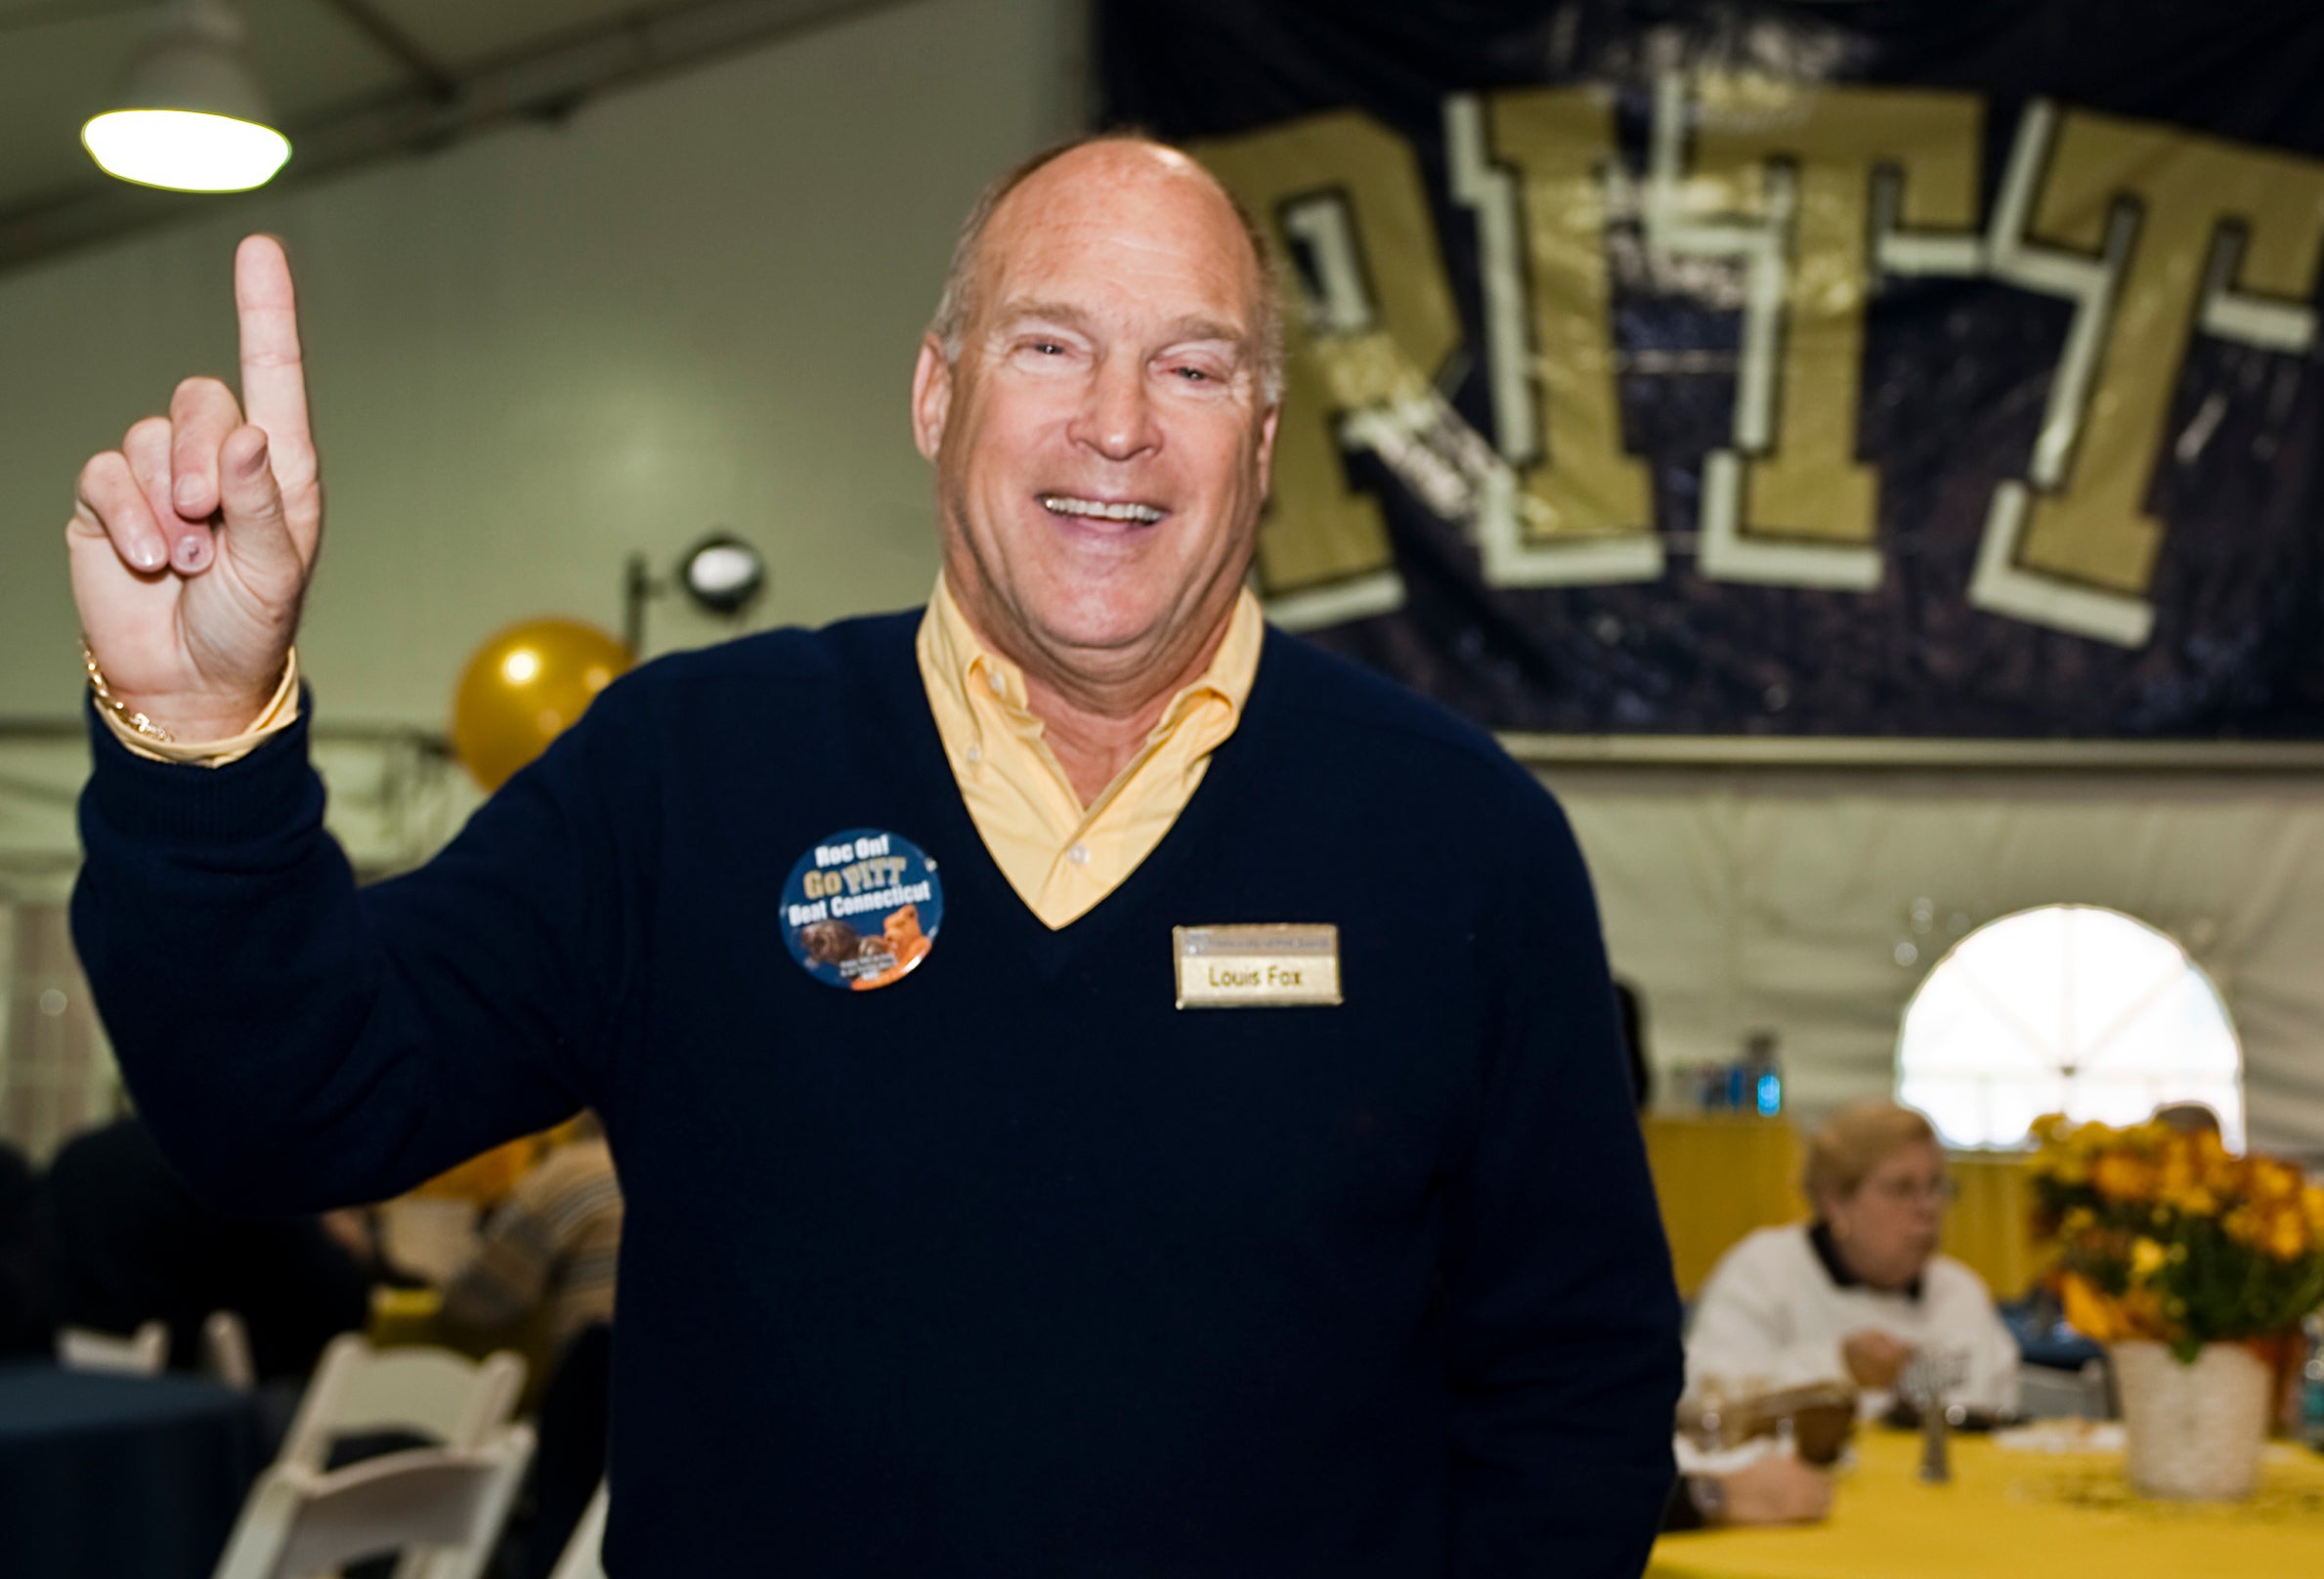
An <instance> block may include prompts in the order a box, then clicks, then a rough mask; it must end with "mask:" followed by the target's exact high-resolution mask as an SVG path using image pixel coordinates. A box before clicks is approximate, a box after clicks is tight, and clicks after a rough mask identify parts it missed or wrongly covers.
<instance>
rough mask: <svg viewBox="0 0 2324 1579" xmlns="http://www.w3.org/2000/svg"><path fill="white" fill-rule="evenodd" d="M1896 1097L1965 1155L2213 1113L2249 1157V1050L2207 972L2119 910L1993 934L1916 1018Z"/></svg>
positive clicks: (2029, 918) (1941, 967) (1933, 976)
mask: <svg viewBox="0 0 2324 1579" xmlns="http://www.w3.org/2000/svg"><path fill="white" fill-rule="evenodd" d="M1896 1068H1897V1100H1898V1101H1900V1102H1903V1103H1905V1104H1906V1105H1907V1106H1909V1107H1915V1108H1918V1109H1919V1110H1920V1111H1921V1112H1923V1113H1925V1114H1927V1115H1928V1116H1929V1118H1930V1120H1931V1121H1932V1122H1934V1123H1935V1125H1936V1126H1937V1129H1938V1130H1939V1131H1941V1132H1942V1133H1943V1134H1944V1137H1945V1140H1946V1142H1947V1143H1948V1144H1950V1145H1955V1146H2011V1145H2015V1144H2017V1143H2018V1142H2020V1141H2022V1140H2023V1139H2024V1138H2025V1134H2026V1128H2027V1126H2028V1125H2030V1124H2031V1123H2032V1122H2033V1121H2034V1120H2035V1119H2036V1118H2039V1117H2040V1116H2041V1115H2042V1114H2044V1113H2056V1112H2063V1113H2064V1114H2066V1116H2067V1117H2069V1118H2072V1119H2075V1120H2078V1121H2079V1120H2087V1119H2097V1120H2101V1121H2103V1122H2105V1123H2108V1124H2134V1123H2137V1122H2138V1121H2139V1120H2141V1119H2144V1118H2145V1117H2146V1116H2147V1115H2148V1114H2150V1113H2151V1112H2153V1111H2154V1109H2155V1108H2156V1107H2157V1106H2158V1105H2159V1104H2161V1103H2164V1102H2203V1103H2207V1104H2209V1105H2210V1106H2211V1107H2212V1109H2213V1110H2214V1111H2216V1113H2217V1114H2218V1116H2219V1127H2220V1130H2221V1131H2222V1133H2223V1135H2224V1137H2225V1139H2226V1141H2227V1144H2228V1145H2229V1146H2231V1147H2236V1148H2240V1147H2241V1146H2242V1145H2243V1121H2244V1114H2243V1048H2242V1046H2240V1045H2239V1044H2238V1043H2237V1041H2236V1039H2235V1028H2234V1027H2233V1026H2232V1025H2231V1024H2230V1023H2229V1022H2228V1019H2227V1006H2226V1004H2225V1003H2222V1002H2220V999H2219V993H2218V989H2217V988H2216V987H2214V986H2213V985H2212V983H2211V978H2210V977H2209V976H2207V975H2205V974H2204V973H2203V968H2202V967H2201V966H2200V965H2198V964H2196V963H2195V961H2194V960H2190V959H2188V958H2187V951H2186V950H2184V949H2182V948H2180V947H2179V946H2178V944H2177V942H2176V941H2175V940H2174V939H2173V938H2172V937H2171V936H2170V935H2169V934H2168V933H2165V932H2161V931H2158V930H2156V929H2155V928H2154V927H2151V926H2149V925H2147V924H2146V923H2145V922H2144V921H2139V920H2134V919H2132V918H2130V917H2128V916H2125V915H2123V914H2121V913H2120V912H2118V911H2111V910H2101V909H2098V908H2097V907H2095V906H2091V905H2049V906H2045V907H2044V908H2042V909H2040V910H2029V911H2020V912H2019V913H2018V914H2016V915H2014V916H2004V917H2002V918H2001V919H2000V920H1998V921H1994V922H1991V923H1989V924H1988V925H1985V926H1981V927H1979V928H1978V929H1977V930H1976V931H1974V932H1972V933H1970V934H1969V935H1968V936H1967V937H1965V938H1963V939H1961V940H1960V942H1959V943H1958V944H1957V945H1956V946H1955V947H1954V949H1953V952H1952V953H1950V954H1948V955H1946V956H1945V958H1944V959H1943V960H1939V961H1938V962H1937V966H1936V968H1935V969H1933V970H1931V971H1930V972H1929V973H1928V979H1927V980H1925V981H1923V982H1922V983H1921V984H1920V990H1919V991H1918V992H1917V993H1915V994H1914V995H1913V1002H1912V1003H1911V1004H1909V1005H1908V1006H1907V1007H1906V1009H1905V1023H1904V1031H1903V1035H1902V1036H1901V1038H1900V1039H1899V1041H1898V1045H1897V1057H1896Z"/></svg>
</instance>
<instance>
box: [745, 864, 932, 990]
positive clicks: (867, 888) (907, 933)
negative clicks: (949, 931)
mask: <svg viewBox="0 0 2324 1579" xmlns="http://www.w3.org/2000/svg"><path fill="white" fill-rule="evenodd" d="M782 921H783V941H784V943H785V944H787V945H788V946H789V947H790V950H791V958H793V959H794V960H797V961H798V962H799V967H800V968H801V969H803V970H804V971H806V973H807V974H808V975H810V976H812V977H814V978H815V979H816V980H817V981H819V982H821V983H823V984H824V985H825V986H826V987H838V988H839V989H841V990H842V991H847V992H858V993H863V992H870V991H871V990H872V989H873V988H875V987H890V986H893V985H894V984H895V983H897V982H899V981H902V980H903V979H904V978H905V977H906V976H908V975H910V974H911V973H912V971H913V970H914V969H915V968H916V967H917V966H918V965H919V964H920V961H921V960H925V959H926V958H927V957H928V951H929V950H931V949H933V948H934V947H935V944H936V932H937V929H938V928H940V927H941V926H943V924H944V884H943V883H942V882H941V881H939V880H938V879H937V877H936V863H935V862H933V861H931V860H929V859H928V857H927V853H926V852H925V851H924V850H923V849H921V847H920V846H919V845H917V844H915V843H913V842H912V841H911V840H910V839H908V838H906V837H904V836H903V835H902V834H901V833H889V832H882V830H880V829H877V828H850V829H846V830H843V831H842V832H837V833H834V834H831V835H830V836H829V837H827V838H823V839H819V840H817V841H816V844H815V847H814V848H813V849H810V850H809V851H807V853H806V854H804V855H802V856H800V857H799V858H798V864H797V865H796V866H795V867H793V868H792V869H791V876H790V877H789V879H787V880H786V881H785V882H784V884H783V916H782Z"/></svg>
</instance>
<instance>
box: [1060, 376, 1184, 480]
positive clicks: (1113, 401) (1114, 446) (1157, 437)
mask: <svg viewBox="0 0 2324 1579" xmlns="http://www.w3.org/2000/svg"><path fill="white" fill-rule="evenodd" d="M1067 437H1069V438H1070V439H1072V441H1073V442H1074V443H1075V444H1078V445H1085V446H1087V447H1088V448H1092V449H1095V450H1096V451H1097V453H1099V454H1100V455H1103V456H1104V457H1105V458H1106V459H1107V460H1130V459H1132V458H1134V457H1136V456H1138V455H1140V454H1141V453H1143V452H1144V451H1146V450H1149V449H1153V448H1158V447H1159V446H1160V444H1161V442H1162V436H1161V432H1160V430H1159V428H1158V427H1157V426H1156V425H1155V422H1154V405H1153V397H1152V393H1151V391H1149V390H1148V389H1147V388H1146V376H1145V368H1144V367H1143V366H1142V365H1140V363H1138V362H1137V361H1136V360H1135V359H1132V358H1126V357H1107V358H1105V359H1104V360H1103V361H1101V362H1099V363H1098V364H1097V371H1096V372H1095V373H1094V374H1093V375H1092V377H1091V379H1090V385H1089V389H1088V392H1087V393H1086V394H1085V395H1084V397H1083V400H1082V405H1081V409H1080V410H1079V411H1078V412H1076V413H1075V415H1074V418H1073V425H1072V427H1071V428H1070V429H1069V430H1067Z"/></svg>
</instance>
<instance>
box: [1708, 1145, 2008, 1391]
mask: <svg viewBox="0 0 2324 1579" xmlns="http://www.w3.org/2000/svg"><path fill="white" fill-rule="evenodd" d="M1805 1184H1806V1189H1807V1197H1808V1200H1809V1202H1810V1203H1811V1204H1813V1206H1814V1207H1815V1211H1816V1217H1815V1220H1814V1221H1813V1222H1809V1223H1804V1224H1794V1225H1793V1226H1790V1227H1787V1228H1761V1229H1759V1230H1757V1231H1756V1232H1754V1233H1752V1234H1750V1235H1749V1236H1748V1237H1746V1238H1745V1239H1744V1240H1743V1242H1742V1243H1741V1244H1739V1245H1737V1246H1736V1247H1735V1248H1734V1249H1733V1250H1731V1251H1729V1252H1728V1253H1727V1254H1726V1256H1725V1257H1723V1258H1722V1259H1720V1261H1719V1264H1718V1265H1717V1266H1716V1267H1715V1268H1713V1269H1712V1271H1711V1275H1710V1279H1709V1281H1708V1282H1706V1283H1705V1284H1704V1285H1703V1287H1702V1293H1701V1296H1700V1299H1699V1300H1698V1302H1697V1304H1696V1309H1695V1321H1694V1326H1693V1328H1692V1329H1691V1330H1690V1332H1689V1333H1688V1336H1687V1387H1688V1389H1689V1390H1690V1391H1691V1392H1698V1393H1700V1392H1701V1391H1703V1390H1704V1387H1705V1384H1706V1383H1709V1382H1714V1381H1715V1382H1716V1383H1718V1384H1719V1385H1721V1386H1722V1387H1725V1388H1726V1389H1727V1390H1730V1391H1735V1390H1749V1391H1758V1390H1763V1389H1772V1388H1777V1387H1796V1386H1801V1385H1804V1384H1807V1383H1812V1382H1822V1381H1839V1380H1845V1381H1848V1382H1852V1383H1854V1384H1855V1385H1856V1387H1858V1388H1860V1389H1861V1391H1862V1394H1863V1400H1864V1412H1865V1413H1866V1414H1867V1415H1877V1414H1880V1413H1883V1412H1885V1411H1886V1409H1887V1408H1888V1406H1889V1404H1890V1403H1891V1402H1892V1401H1893V1398H1894V1391H1895V1387H1896V1385H1897V1379H1898V1377H1899V1376H1900V1375H1901V1374H1902V1372H1903V1371H1904V1368H1905V1366H1906V1364H1907V1363H1908V1362H1909V1361H1910V1360H1911V1359H1912V1358H1913V1357H1914V1355H1915V1354H1916V1353H1919V1352H1921V1351H1923V1350H1926V1351H1927V1352H1929V1353H1930V1354H1932V1355H1941V1356H1944V1357H1946V1358H1949V1359H1953V1360H1956V1361H1958V1364H1959V1366H1960V1367H1961V1370H1960V1373H1959V1374H1960V1376H1961V1383H1960V1385H1959V1386H1958V1387H1955V1388H1953V1389H1952V1390H1951V1391H1950V1393H1949V1397H1950V1399H1951V1401H1953V1402H1955V1403H1958V1404H1962V1405H1965V1406H1967V1407H1968V1408H1970V1409H1975V1410H1982V1411H1988V1412H1991V1413H1995V1414H2007V1413H2011V1412H2013V1411H2014V1410H2015V1409H2016V1407H2017V1365H2018V1356H2017V1344H2016V1341H2015V1340H2014V1339H2012V1338H2011V1337H2010V1336H2009V1330H2008V1328H2006V1327H2004V1326H2003V1325H2002V1324H2001V1317H2000V1315H1999V1314H1997V1313H1996V1311H1995V1310H1994V1305H1993V1297H1992V1296H1991V1295H1989V1294H1988V1293H1987V1292H1986V1289H1985V1284H1984V1282H1983V1281H1982V1280H1981V1279H1979V1277H1978V1276H1977V1274H1976V1273H1975V1272H1972V1271H1970V1270H1969V1269H1968V1268H1967V1267H1966V1266H1963V1265H1962V1264H1961V1263H1960V1262H1958V1261H1957V1260H1955V1259H1952V1258H1951V1257H1949V1256H1940V1255H1938V1254H1937V1241H1938V1239H1939V1238H1940V1237H1941V1235H1942V1233H1943V1230H1944V1226H1945V1206H1946V1203H1947V1201H1948V1200H1950V1199H1951V1196H1952V1189H1951V1183H1950V1181H1949V1180H1948V1179H1947V1178H1946V1176H1945V1152H1944V1149H1943V1148H1942V1147H1941V1146H1939V1145H1938V1144H1937V1136H1936V1131H1934V1130H1932V1129H1930V1128H1929V1123H1928V1121H1927V1120H1926V1119H1924V1118H1922V1117H1921V1116H1920V1115H1919V1114H1917V1113H1915V1112H1914V1111H1912V1110H1911V1109H1910V1108H1903V1107H1899V1106H1897V1105H1896V1104H1895V1103H1893V1102H1886V1101H1862V1102H1851V1103H1849V1104H1848V1105H1847V1106H1845V1107H1843V1108H1841V1109H1839V1110H1838V1111H1837V1112H1835V1113H1834V1114H1832V1116H1831V1117H1830V1119H1829V1121H1827V1122H1826V1124H1825V1125H1824V1127H1823V1128H1822V1129H1820V1130H1818V1131H1816V1133H1815V1135H1814V1137H1813V1138H1812V1139H1811V1140H1810V1141H1809V1143H1808V1158H1807V1174H1806V1179H1805Z"/></svg>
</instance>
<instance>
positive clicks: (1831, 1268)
mask: <svg viewBox="0 0 2324 1579" xmlns="http://www.w3.org/2000/svg"><path fill="white" fill-rule="evenodd" d="M1808 1246H1809V1248H1810V1249H1812V1250H1814V1251H1815V1253H1816V1259H1817V1261H1818V1262H1819V1263H1821V1264H1822V1266H1823V1268H1824V1275H1825V1276H1826V1277H1829V1278H1830V1279H1831V1286H1832V1287H1833V1288H1835V1289H1861V1288H1863V1287H1864V1286H1865V1282H1864V1279H1862V1278H1860V1277H1858V1276H1857V1275H1856V1274H1855V1273H1854V1272H1852V1271H1850V1270H1849V1269H1848V1263H1847V1262H1846V1261H1845V1260H1843V1259H1841V1258H1840V1247H1839V1244H1838V1242H1837V1241H1836V1240H1834V1239H1833V1238H1832V1237H1831V1224H1830V1223H1829V1222H1826V1221H1825V1220H1824V1219H1823V1218H1822V1217H1818V1218H1817V1219H1816V1220H1815V1222H1814V1224H1813V1225H1812V1226H1810V1227H1809V1229H1808ZM1903 1292H1904V1296H1905V1298H1906V1299H1908V1300H1912V1301H1915V1302H1918V1300H1919V1299H1920V1279H1918V1278H1915V1279H1913V1281H1912V1282H1910V1283H1908V1284H1906V1285H1905V1287H1904V1291H1903Z"/></svg>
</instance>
